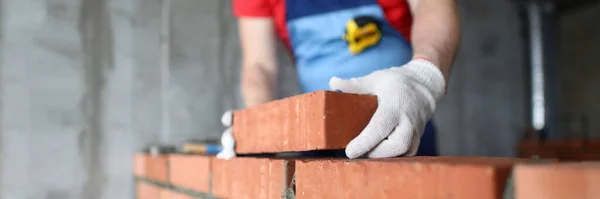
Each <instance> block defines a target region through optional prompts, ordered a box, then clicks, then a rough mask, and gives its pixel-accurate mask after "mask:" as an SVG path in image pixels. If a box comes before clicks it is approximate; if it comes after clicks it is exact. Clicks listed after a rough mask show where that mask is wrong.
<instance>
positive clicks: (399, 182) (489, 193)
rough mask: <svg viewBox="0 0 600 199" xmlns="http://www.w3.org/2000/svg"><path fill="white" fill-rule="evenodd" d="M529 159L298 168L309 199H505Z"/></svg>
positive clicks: (299, 184)
mask: <svg viewBox="0 0 600 199" xmlns="http://www.w3.org/2000/svg"><path fill="white" fill-rule="evenodd" d="M525 161H527V160H525V159H514V158H486V157H411V158H393V159H385V160H324V161H313V160H308V161H298V162H297V163H296V168H297V169H296V191H297V192H296V194H297V197H296V198H299V199H304V198H306V199H308V198H348V199H353V198H356V199H359V198H415V199H429V198H431V199H434V198H461V199H469V198H474V199H488V198H490V199H493V198H501V196H502V193H503V191H504V186H505V184H506V181H507V179H508V175H509V172H510V169H511V167H512V165H514V164H516V163H519V162H525Z"/></svg>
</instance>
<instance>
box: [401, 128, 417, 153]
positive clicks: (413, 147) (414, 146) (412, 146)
mask: <svg viewBox="0 0 600 199" xmlns="http://www.w3.org/2000/svg"><path fill="white" fill-rule="evenodd" d="M420 144H421V136H420V134H418V132H415V133H413V137H412V143H411V144H410V149H409V150H408V152H406V154H404V155H402V156H406V157H410V156H415V155H417V152H418V151H419V145H420Z"/></svg>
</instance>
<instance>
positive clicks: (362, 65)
mask: <svg viewBox="0 0 600 199" xmlns="http://www.w3.org/2000/svg"><path fill="white" fill-rule="evenodd" d="M357 16H369V17H372V18H375V19H377V20H378V21H379V22H380V23H381V33H382V34H381V39H380V40H379V42H378V43H377V44H376V45H374V46H371V47H369V48H367V49H365V50H364V51H362V52H360V53H357V54H352V53H351V52H350V51H349V49H348V43H347V42H346V41H345V40H344V39H343V35H345V32H346V24H347V22H348V21H349V20H351V19H353V18H355V17H357ZM286 24H287V29H288V32H289V36H290V37H289V39H290V45H291V46H290V47H291V51H292V52H293V55H294V58H295V60H296V68H297V72H298V79H299V81H300V86H301V88H302V91H303V92H313V91H317V90H330V88H329V79H330V78H331V77H333V76H336V77H340V78H343V79H346V78H354V77H361V76H365V75H368V74H369V73H371V72H373V71H375V70H379V69H385V68H389V67H393V66H402V65H404V64H405V63H407V62H408V61H410V59H411V57H412V49H411V45H410V43H409V42H408V41H407V40H406V39H405V38H404V37H403V36H402V35H401V33H400V32H398V31H397V30H395V29H394V28H393V27H392V26H391V25H390V24H389V22H387V21H386V19H385V16H384V13H383V10H382V9H381V7H380V6H379V4H378V2H377V0H286ZM336 154H338V155H339V152H338V153H336ZM417 155H427V156H433V155H437V150H436V140H435V130H434V127H433V125H432V123H431V121H430V122H428V123H427V126H426V129H425V132H424V134H423V137H422V138H421V144H420V147H419V151H418V153H417Z"/></svg>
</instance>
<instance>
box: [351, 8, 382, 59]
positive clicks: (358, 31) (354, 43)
mask: <svg viewBox="0 0 600 199" xmlns="http://www.w3.org/2000/svg"><path fill="white" fill-rule="evenodd" d="M343 39H344V40H346V42H347V43H348V49H349V50H350V52H351V53H352V54H358V53H360V52H362V51H364V50H365V49H367V48H369V47H371V46H374V45H375V44H377V43H378V42H379V40H381V24H380V23H379V21H377V19H375V18H373V17H370V16H360V17H356V18H353V19H351V20H349V21H348V23H346V35H344V36H343Z"/></svg>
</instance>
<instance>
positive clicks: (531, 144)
mask: <svg viewBox="0 0 600 199" xmlns="http://www.w3.org/2000/svg"><path fill="white" fill-rule="evenodd" d="M598 151H600V140H549V141H543V142H542V141H534V140H523V141H521V142H520V143H519V155H520V156H521V157H524V158H528V157H531V156H539V157H541V158H553V159H559V160H561V161H585V160H600V153H598Z"/></svg>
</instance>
